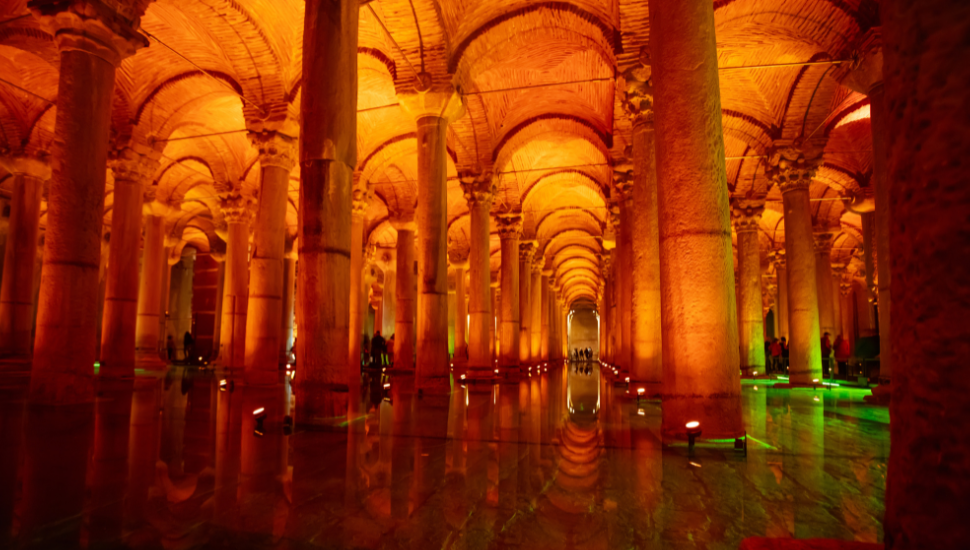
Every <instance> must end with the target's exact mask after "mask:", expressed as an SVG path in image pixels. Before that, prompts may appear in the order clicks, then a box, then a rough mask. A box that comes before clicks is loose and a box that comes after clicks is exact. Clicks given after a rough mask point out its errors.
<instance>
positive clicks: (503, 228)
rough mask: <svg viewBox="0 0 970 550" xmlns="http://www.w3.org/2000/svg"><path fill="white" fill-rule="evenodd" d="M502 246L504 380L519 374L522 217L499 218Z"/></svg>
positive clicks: (501, 324)
mask: <svg viewBox="0 0 970 550" xmlns="http://www.w3.org/2000/svg"><path fill="white" fill-rule="evenodd" d="M495 226H496V228H497V229H498V235H499V239H500V240H501V243H502V304H501V307H502V311H501V321H500V324H499V353H500V354H501V356H500V357H499V360H498V365H499V370H500V374H501V375H502V377H503V378H504V377H509V376H516V375H517V374H518V372H519V339H520V335H519V305H520V304H519V235H520V234H521V231H522V217H521V216H519V215H516V214H506V215H499V216H498V217H496V219H495Z"/></svg>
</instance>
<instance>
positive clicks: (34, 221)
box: [0, 157, 141, 360]
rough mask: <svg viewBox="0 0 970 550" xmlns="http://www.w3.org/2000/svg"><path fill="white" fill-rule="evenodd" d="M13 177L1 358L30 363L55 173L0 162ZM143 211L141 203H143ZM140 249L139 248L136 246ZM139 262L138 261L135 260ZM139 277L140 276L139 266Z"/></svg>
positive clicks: (31, 164) (16, 161) (15, 161)
mask: <svg viewBox="0 0 970 550" xmlns="http://www.w3.org/2000/svg"><path fill="white" fill-rule="evenodd" d="M0 165H2V166H3V167H4V169H6V170H7V171H8V172H10V173H11V174H13V183H12V185H11V191H10V226H9V227H10V229H9V231H8V233H7V246H6V250H5V251H4V256H3V278H2V281H3V283H2V287H0V355H3V356H4V357H10V358H14V359H20V360H29V359H30V352H31V350H32V348H31V343H32V336H31V332H32V328H33V322H34V317H33V315H34V267H35V264H36V263H37V236H38V227H39V225H40V203H41V199H42V198H43V194H44V182H45V181H46V180H48V179H50V174H51V169H50V165H48V163H47V160H46V159H43V160H41V159H36V158H30V157H16V158H9V157H4V158H0ZM138 207H139V208H141V202H140V199H139V205H138ZM136 246H137V244H136ZM135 261H136V262H137V261H138V257H137V256H135ZM135 270H136V273H135V276H136V277H137V276H138V273H137V265H136V268H135Z"/></svg>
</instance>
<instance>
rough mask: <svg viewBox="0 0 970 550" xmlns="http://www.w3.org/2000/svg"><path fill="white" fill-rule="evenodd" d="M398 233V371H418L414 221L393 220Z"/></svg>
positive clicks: (396, 367) (395, 320)
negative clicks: (416, 366)
mask: <svg viewBox="0 0 970 550" xmlns="http://www.w3.org/2000/svg"><path fill="white" fill-rule="evenodd" d="M391 225H392V226H393V227H394V229H396V230H397V252H396V256H397V285H396V288H395V290H394V293H395V294H396V295H397V303H396V305H395V309H396V311H395V318H394V370H403V371H406V372H407V371H414V313H415V307H416V305H417V297H416V296H415V287H414V285H415V266H414V218H413V213H412V214H411V217H408V216H405V217H400V218H394V217H392V218H391Z"/></svg>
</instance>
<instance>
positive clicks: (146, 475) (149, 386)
mask: <svg viewBox="0 0 970 550" xmlns="http://www.w3.org/2000/svg"><path fill="white" fill-rule="evenodd" d="M586 366H587V365H582V368H579V369H577V368H574V366H569V367H566V366H564V367H562V368H551V369H549V372H543V373H541V374H540V373H536V374H534V375H533V376H527V377H525V378H523V379H522V380H521V381H519V382H510V383H502V384H496V385H487V384H486V385H483V384H468V385H462V384H461V383H460V381H459V383H457V384H455V386H454V387H453V389H452V392H451V393H450V394H443V395H442V394H427V393H419V392H416V391H415V389H414V380H413V377H409V376H397V377H393V378H381V377H374V378H370V377H365V378H364V379H363V380H362V383H361V384H360V385H359V386H352V387H351V388H350V393H349V396H350V397H349V400H348V401H349V407H348V408H349V412H348V414H347V417H346V421H345V422H342V423H340V424H337V425H334V426H331V427H329V428H327V429H320V428H316V429H306V428H304V427H301V426H296V429H295V433H294V432H293V431H292V430H290V426H291V424H290V419H291V418H292V417H293V412H294V410H295V407H296V404H297V402H298V400H299V398H300V395H299V392H297V394H296V395H294V394H293V392H292V391H291V389H290V386H289V385H288V383H287V382H286V380H285V379H283V381H282V382H281V383H280V384H279V385H277V386H271V387H247V386H245V385H243V384H242V383H241V381H239V380H235V381H232V382H233V383H232V384H229V383H227V384H220V380H221V378H222V377H221V376H217V375H216V374H214V373H212V372H211V371H199V370H197V369H186V368H176V369H173V370H170V371H169V372H167V373H165V374H164V375H163V376H160V377H144V378H137V379H135V380H128V381H115V382H106V381H102V382H101V383H100V387H99V391H98V398H97V401H96V402H95V403H94V404H90V405H76V406H71V407H36V406H27V405H26V404H25V401H24V398H23V393H22V390H23V384H18V383H10V384H6V385H0V437H2V439H3V441H4V445H3V446H2V448H0V546H2V547H18V548H19V547H24V548H26V547H45V548H51V547H57V548H160V547H162V548H197V547H207V546H211V547H223V546H227V547H228V546H233V547H236V546H242V547H247V548H248V547H265V548H283V547H287V548H288V547H293V546H297V547H302V546H303V545H304V544H306V545H309V546H327V547H335V548H398V547H401V548H428V547H442V548H454V549H462V548H500V547H506V546H517V547H519V546H527V547H534V548H564V547H569V548H590V549H592V548H631V547H638V548H651V547H656V548H661V547H671V546H676V547H678V548H680V547H684V548H691V547H709V546H710V547H737V544H738V543H739V542H740V540H741V539H743V538H744V537H748V536H775V537H790V536H795V537H809V536H813V537H817V536H824V537H834V538H842V539H856V540H865V541H877V540H878V539H879V537H880V536H881V531H882V529H881V525H880V519H881V517H882V508H883V504H882V502H883V488H884V484H885V459H886V456H887V454H888V419H884V418H882V417H881V416H880V415H879V414H878V413H874V412H873V409H871V408H869V406H867V405H865V404H863V403H862V399H861V397H862V392H858V393H855V392H853V390H844V389H840V390H833V391H820V392H812V391H804V390H772V389H770V388H769V387H765V386H762V387H760V388H757V389H756V388H755V387H754V386H745V387H744V392H743V397H744V411H745V425H746V428H747V431H748V434H749V435H750V436H751V437H750V439H749V452H748V455H747V457H746V458H745V457H744V456H743V455H742V454H740V453H737V452H735V450H734V449H733V448H732V445H730V444H725V443H719V442H715V443H705V444H701V445H699V446H698V448H697V449H696V452H695V454H694V456H693V457H688V453H687V449H686V447H685V446H683V445H674V446H664V445H663V444H662V443H661V440H660V422H661V415H662V410H661V407H660V404H659V403H658V402H655V401H647V400H639V399H637V397H636V396H635V395H630V394H629V393H628V392H627V390H626V387H625V386H615V385H614V384H613V383H612V382H609V381H607V380H606V379H605V378H604V377H600V376H599V372H598V367H597V366H596V365H591V368H590V369H589V370H587V369H586ZM291 433H292V435H291Z"/></svg>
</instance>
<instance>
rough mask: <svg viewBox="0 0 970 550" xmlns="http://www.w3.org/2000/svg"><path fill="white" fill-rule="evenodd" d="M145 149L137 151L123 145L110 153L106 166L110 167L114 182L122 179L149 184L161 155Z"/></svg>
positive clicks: (153, 177)
mask: <svg viewBox="0 0 970 550" xmlns="http://www.w3.org/2000/svg"><path fill="white" fill-rule="evenodd" d="M138 149H141V148H138ZM145 149H146V150H145V151H139V150H136V148H132V147H124V148H122V149H119V150H115V151H113V152H112V153H111V155H110V157H109V159H108V166H109V167H110V168H111V173H112V174H113V175H114V179H115V183H116V184H117V183H118V182H122V181H123V182H129V183H136V184H146V185H148V186H150V185H151V183H152V182H153V181H154V179H155V173H156V172H157V171H158V166H159V160H160V159H161V156H162V155H161V153H159V152H158V151H155V150H153V149H147V148H145Z"/></svg>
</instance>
